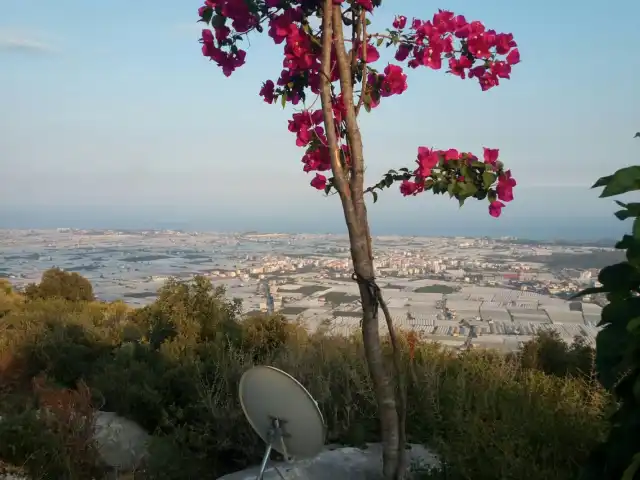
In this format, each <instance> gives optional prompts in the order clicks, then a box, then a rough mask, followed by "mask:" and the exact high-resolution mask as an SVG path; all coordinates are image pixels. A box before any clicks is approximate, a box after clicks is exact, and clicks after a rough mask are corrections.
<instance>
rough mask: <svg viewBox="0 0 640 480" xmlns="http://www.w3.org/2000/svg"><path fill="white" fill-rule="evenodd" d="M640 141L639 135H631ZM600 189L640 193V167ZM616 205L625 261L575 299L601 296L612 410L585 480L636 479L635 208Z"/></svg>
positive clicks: (603, 372)
mask: <svg viewBox="0 0 640 480" xmlns="http://www.w3.org/2000/svg"><path fill="white" fill-rule="evenodd" d="M636 137H640V132H639V133H637V134H636ZM598 187H604V189H603V191H602V193H601V194H600V197H602V198H608V197H612V196H617V195H621V194H625V193H629V192H634V191H637V190H640V166H632V167H626V168H622V169H620V170H618V171H617V172H616V173H614V174H613V175H609V176H607V177H602V178H600V179H599V180H598V181H597V182H596V183H595V184H594V185H593V188H598ZM616 203H617V204H618V205H619V206H620V207H622V209H621V210H619V211H617V212H616V214H615V215H616V217H618V218H619V219H620V220H625V219H627V218H633V219H634V220H633V232H632V234H631V235H624V236H623V237H622V240H620V241H619V242H618V243H617V244H616V248H617V249H619V250H625V251H626V257H627V260H626V261H624V262H620V263H617V264H615V265H610V266H607V267H605V268H603V269H602V270H601V271H600V274H599V275H598V281H599V282H600V283H601V286H599V287H594V288H588V289H586V290H584V291H582V292H581V293H580V294H578V295H585V294H589V293H591V294H593V293H597V294H603V293H604V294H606V296H607V300H608V301H609V303H608V305H606V306H605V307H604V308H603V310H602V318H601V320H600V323H599V324H598V325H599V326H601V327H603V328H602V330H601V331H600V332H599V333H598V336H597V338H596V370H597V375H598V379H599V380H600V382H601V383H602V386H603V387H604V388H606V389H607V390H609V391H610V392H612V394H613V397H614V399H615V401H616V410H615V412H614V413H613V414H612V415H611V417H610V423H611V430H610V432H609V435H608V437H607V439H606V441H605V442H603V443H602V444H601V445H598V447H597V448H596V449H594V451H593V453H592V455H591V457H590V460H589V463H588V464H587V468H585V470H584V471H583V478H584V479H585V480H591V479H593V480H595V479H598V480H608V479H611V480H614V479H615V480H618V479H621V478H622V479H623V480H632V479H634V478H638V477H639V476H640V434H639V432H640V203H633V202H632V203H623V202H621V201H617V200H616Z"/></svg>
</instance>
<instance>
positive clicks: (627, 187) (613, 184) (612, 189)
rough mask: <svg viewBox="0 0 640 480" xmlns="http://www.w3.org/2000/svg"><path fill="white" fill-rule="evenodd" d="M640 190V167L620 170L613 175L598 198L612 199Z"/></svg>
mask: <svg viewBox="0 0 640 480" xmlns="http://www.w3.org/2000/svg"><path fill="white" fill-rule="evenodd" d="M634 190H640V166H632V167H626V168H621V169H620V170H618V171H617V172H616V173H614V174H613V178H612V179H611V180H609V182H608V183H607V185H606V186H605V187H604V190H603V191H602V193H601V194H600V198H606V197H612V196H614V195H621V194H623V193H627V192H631V191H634Z"/></svg>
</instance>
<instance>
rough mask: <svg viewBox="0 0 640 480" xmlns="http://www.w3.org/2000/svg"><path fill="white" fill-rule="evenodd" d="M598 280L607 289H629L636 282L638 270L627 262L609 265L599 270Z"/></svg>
mask: <svg viewBox="0 0 640 480" xmlns="http://www.w3.org/2000/svg"><path fill="white" fill-rule="evenodd" d="M598 281H599V282H600V283H601V284H602V285H603V287H605V288H606V289H607V290H608V291H612V290H626V291H628V290H631V289H632V288H634V287H635V286H636V285H637V283H638V272H637V271H636V269H635V268H633V266H632V265H631V264H630V263H629V262H620V263H616V264H615V265H609V266H607V267H604V268H603V269H602V270H600V274H599V275H598Z"/></svg>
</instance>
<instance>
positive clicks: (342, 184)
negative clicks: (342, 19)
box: [320, 0, 353, 222]
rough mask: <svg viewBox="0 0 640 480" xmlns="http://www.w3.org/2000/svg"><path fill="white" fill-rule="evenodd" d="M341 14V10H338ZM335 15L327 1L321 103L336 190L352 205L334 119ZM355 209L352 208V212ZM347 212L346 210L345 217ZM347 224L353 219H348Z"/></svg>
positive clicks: (323, 30)
mask: <svg viewBox="0 0 640 480" xmlns="http://www.w3.org/2000/svg"><path fill="white" fill-rule="evenodd" d="M336 11H337V12H338V13H340V9H339V8H336ZM332 13H333V0H325V2H324V10H323V13H322V59H321V73H322V74H321V75H320V102H321V104H322V114H323V117H324V127H325V131H326V134H327V147H328V149H329V157H330V159H331V170H332V171H333V177H334V182H335V187H336V190H338V193H339V194H340V198H341V199H342V201H343V207H345V208H346V206H345V201H346V202H348V204H349V205H351V191H350V188H349V184H348V183H347V177H346V175H345V171H344V168H343V167H342V162H341V161H340V152H339V151H338V138H337V136H336V125H335V121H334V118H333V101H332V94H331V80H330V79H331V48H332V44H333V27H332V23H331V17H332ZM352 209H353V207H351V210H352ZM346 216H347V212H346V210H345V217H346ZM346 220H347V222H349V221H350V220H351V221H352V220H353V219H349V218H346Z"/></svg>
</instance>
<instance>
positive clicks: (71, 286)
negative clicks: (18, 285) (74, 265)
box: [24, 268, 94, 302]
mask: <svg viewBox="0 0 640 480" xmlns="http://www.w3.org/2000/svg"><path fill="white" fill-rule="evenodd" d="M24 293H25V295H26V297H27V298H28V299H30V300H35V299H39V298H44V299H47V298H63V299H65V300H69V301H71V302H81V301H85V302H89V301H91V300H93V298H94V297H93V286H92V285H91V283H90V282H89V281H88V280H87V279H86V278H84V277H83V276H82V275H80V274H78V273H76V272H65V271H64V270H60V269H59V268H51V269H49V270H47V271H45V272H44V273H43V274H42V279H41V280H40V283H39V284H37V285H36V284H35V283H32V284H29V285H27V287H26V288H25V292H24Z"/></svg>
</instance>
